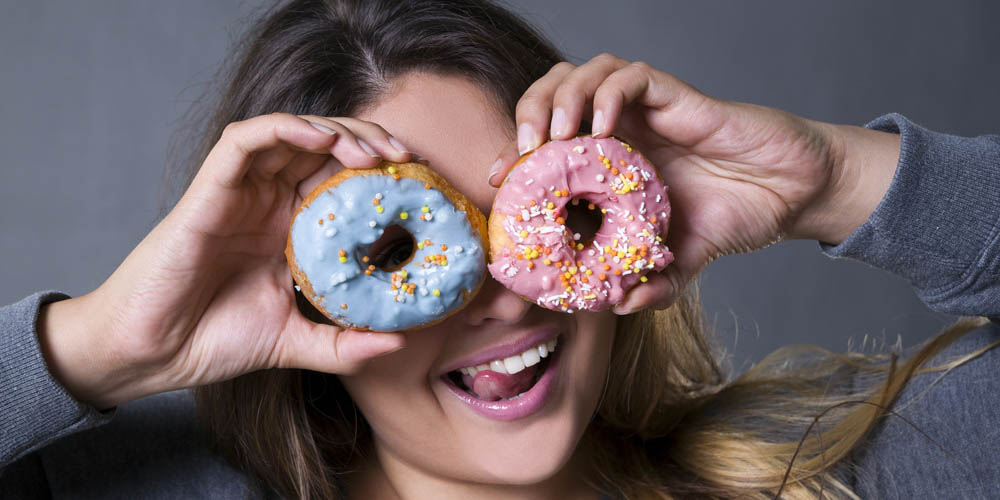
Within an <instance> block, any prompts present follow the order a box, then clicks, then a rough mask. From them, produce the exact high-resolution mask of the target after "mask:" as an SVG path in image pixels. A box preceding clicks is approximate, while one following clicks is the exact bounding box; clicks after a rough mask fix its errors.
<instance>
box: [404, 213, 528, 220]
mask: <svg viewBox="0 0 1000 500" xmlns="http://www.w3.org/2000/svg"><path fill="white" fill-rule="evenodd" d="M420 217H421V218H422V217H423V215H421V216H420ZM514 220H516V221H518V222H524V219H522V218H521V214H517V217H514Z"/></svg>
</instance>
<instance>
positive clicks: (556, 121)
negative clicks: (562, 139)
mask: <svg viewBox="0 0 1000 500" xmlns="http://www.w3.org/2000/svg"><path fill="white" fill-rule="evenodd" d="M565 132H566V112H565V111H563V109H562V108H556V110H555V111H553V112H552V125H551V127H550V128H549V135H551V136H552V138H553V139H554V138H555V137H556V136H561V135H563V133H565Z"/></svg>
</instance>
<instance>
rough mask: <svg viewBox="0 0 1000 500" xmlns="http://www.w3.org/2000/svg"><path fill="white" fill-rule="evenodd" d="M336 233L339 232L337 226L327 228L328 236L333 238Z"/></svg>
mask: <svg viewBox="0 0 1000 500" xmlns="http://www.w3.org/2000/svg"><path fill="white" fill-rule="evenodd" d="M336 234H337V228H335V227H331V228H330V229H327V230H326V237H327V238H332V237H334V236H335V235H336Z"/></svg>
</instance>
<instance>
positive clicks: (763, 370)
mask: <svg viewBox="0 0 1000 500" xmlns="http://www.w3.org/2000/svg"><path fill="white" fill-rule="evenodd" d="M236 51H237V53H238V57H237V58H236V59H234V61H233V62H234V65H233V66H232V67H231V68H229V69H228V70H227V72H225V73H224V74H223V75H222V77H221V80H222V81H224V82H226V86H225V87H224V88H222V89H221V92H220V95H219V102H218V103H217V105H215V106H213V107H212V109H213V110H214V111H213V114H211V115H207V116H204V117H203V118H204V120H203V123H202V126H201V127H196V128H194V129H192V130H197V131H198V133H200V134H201V135H200V142H199V144H200V145H199V147H198V148H197V149H196V150H195V151H194V153H193V154H192V156H191V158H190V159H189V161H188V162H187V163H188V165H189V167H188V168H189V171H188V173H187V175H184V176H180V179H182V180H183V182H184V183H186V182H187V181H189V180H190V178H191V177H192V176H193V174H194V172H195V170H196V168H197V165H199V164H200V163H201V161H202V160H203V159H204V157H205V156H206V155H207V152H208V150H209V149H210V148H211V146H212V145H213V144H214V143H215V142H216V141H217V140H218V138H219V136H220V134H221V131H222V129H223V128H224V126H225V125H226V124H228V123H230V122H233V121H239V120H243V119H246V118H249V117H252V116H256V115H260V114H265V113H271V112H289V113H295V114H318V115H326V116H350V115H353V114H356V113H358V112H359V111H360V110H362V109H364V108H365V107H366V106H370V105H371V104H372V103H373V102H375V101H376V100H377V99H378V98H379V97H380V95H382V93H383V92H385V91H386V90H387V89H388V86H389V84H390V82H391V81H392V80H393V79H394V78H396V77H398V76H400V75H402V74H404V73H406V72H409V71H414V70H424V71H431V72H436V73H441V74H449V75H459V76H462V77H465V78H468V79H469V80H471V81H473V82H475V83H477V84H479V85H480V86H482V87H483V88H484V89H486V90H487V91H488V94H490V95H491V96H493V97H494V98H495V99H496V105H497V106H498V107H499V109H501V110H502V111H503V112H505V113H507V114H508V115H509V116H511V117H513V113H514V107H515V105H516V103H517V100H518V99H519V97H520V96H521V94H522V93H523V92H524V90H525V89H527V88H528V86H529V85H530V84H531V83H532V82H534V81H535V80H536V79H537V78H539V77H541V76H542V75H543V74H544V73H545V72H546V71H547V70H548V69H549V68H550V67H551V66H553V65H554V64H556V63H557V62H558V61H560V60H561V59H562V58H561V56H560V55H559V53H558V52H557V51H556V50H555V49H554V48H553V47H552V46H551V44H550V43H548V42H547V41H546V40H545V39H544V38H543V37H542V36H541V35H540V34H539V33H538V32H536V31H535V30H534V29H532V28H531V27H530V26H529V25H528V24H527V23H525V22H524V21H523V20H521V19H519V18H518V17H516V16H515V15H513V14H512V13H510V12H508V11H507V10H505V9H503V8H500V7H499V6H497V5H495V4H493V3H491V2H490V1H488V0H421V1H417V0H294V1H290V2H286V3H283V4H281V5H278V6H276V7H274V8H272V9H270V10H269V11H268V12H266V13H265V14H264V15H263V16H262V19H261V21H259V22H258V23H256V24H255V25H253V27H252V28H251V29H250V30H249V31H248V33H247V34H246V35H245V37H244V38H243V41H242V42H241V43H240V44H239V45H238V46H237V47H236ZM201 109H207V108H205V107H204V106H203V107H202V108H201ZM195 118H196V119H197V118H198V117H195ZM300 309H301V310H302V311H303V313H304V314H306V315H307V316H309V317H311V318H314V319H315V320H317V321H323V318H322V317H320V316H318V315H317V314H316V312H315V310H313V309H312V308H311V307H310V306H309V305H308V303H306V302H305V301H300ZM973 326H975V324H973V323H963V324H960V325H957V326H956V327H954V328H952V329H950V330H949V331H948V332H946V333H944V334H942V335H941V336H939V337H938V338H937V339H936V340H934V341H933V342H931V343H930V344H928V345H927V346H926V347H924V348H923V350H921V351H920V352H919V353H918V354H917V355H916V356H915V357H914V358H912V359H911V360H909V361H907V362H906V363H903V364H901V365H899V366H897V363H896V362H895V359H894V358H891V357H885V356H862V355H834V354H831V353H826V352H822V351H819V350H800V351H788V350H785V351H779V352H777V353H775V354H773V355H772V356H771V357H769V358H768V359H766V360H765V361H764V362H762V363H760V364H758V365H757V366H756V367H754V368H753V369H752V370H751V371H750V372H748V373H747V374H745V375H744V376H742V377H740V378H738V379H736V380H729V377H728V374H727V372H726V370H724V369H723V368H722V367H721V366H720V364H719V359H720V356H719V352H717V350H716V349H715V348H714V347H713V345H712V343H711V341H710V338H711V337H710V336H709V334H708V332H707V330H706V328H705V327H704V325H703V322H702V316H701V312H700V310H699V308H698V301H697V297H696V294H695V293H694V291H693V290H692V291H690V292H689V293H688V294H687V295H685V296H684V297H683V298H682V299H681V300H680V301H679V302H678V303H677V304H676V305H674V306H673V307H671V308H670V309H668V310H666V311H660V312H652V311H645V312H640V313H638V314H633V315H631V316H627V317H624V318H621V319H620V320H619V322H618V326H617V329H618V334H617V335H616V338H615V344H614V348H613V349H614V351H613V353H612V360H611V366H610V370H609V375H608V381H607V387H606V388H605V392H604V395H603V398H602V400H601V403H600V405H599V408H598V411H597V413H596V415H595V417H594V420H593V422H592V423H591V425H590V427H589V428H588V430H587V432H586V433H585V435H584V438H583V441H582V442H581V444H580V446H586V447H588V448H589V449H590V451H591V452H592V453H590V455H591V456H593V457H594V463H593V473H592V474H591V475H590V477H588V478H587V480H588V481H589V482H590V483H591V484H592V485H593V487H594V488H595V489H598V490H600V491H602V492H604V493H605V494H607V495H610V496H614V497H625V498H676V497H685V496H692V495H698V496H714V497H761V498H768V497H772V496H775V495H776V494H777V493H779V492H781V493H782V495H784V496H785V497H788V498H807V497H808V498H814V497H816V496H817V495H818V494H820V492H824V493H826V494H828V495H830V496H838V497H852V496H853V493H852V492H851V491H850V490H849V489H848V487H847V486H846V484H845V482H844V481H842V480H841V477H840V475H839V474H840V471H839V469H838V468H837V467H836V464H837V463H838V461H839V460H840V459H841V458H843V457H845V456H846V455H847V454H848V453H849V452H850V450H851V449H853V448H854V447H855V446H856V445H857V444H858V443H859V442H861V440H862V439H863V437H864V436H865V435H866V434H867V433H868V431H869V430H870V429H872V428H873V426H874V425H875V424H876V423H877V422H878V420H879V418H880V417H881V416H882V415H883V414H884V413H885V411H886V409H887V408H888V407H889V406H890V405H891V404H892V402H893V401H894V400H895V398H896V397H897V395H898V394H899V393H900V391H901V389H902V387H903V385H904V384H905V383H906V381H907V380H909V379H910V378H911V376H912V375H913V374H914V373H915V372H916V371H917V369H918V368H919V367H920V365H921V364H922V363H923V362H924V361H926V360H927V359H928V358H929V357H931V356H932V355H933V354H934V353H936V352H938V351H939V350H940V349H941V348H943V347H944V346H945V345H947V344H948V343H950V342H951V341H952V340H954V339H955V338H957V336H959V335H961V334H962V333H963V332H965V331H967V330H969V329H970V328H971V327H973ZM865 376H869V377H868V378H865ZM857 380H865V381H867V383H866V384H864V385H863V386H862V387H861V388H859V389H858V388H855V381H857ZM196 397H197V402H198V409H199V413H200V414H201V416H202V418H203V420H204V422H205V423H206V425H207V426H208V428H209V429H210V430H211V432H212V433H213V435H214V437H215V438H216V441H217V444H218V447H219V449H220V451H221V452H223V453H224V454H225V455H226V456H228V457H229V458H230V459H231V460H232V461H233V462H234V463H236V464H238V465H239V466H240V467H242V468H244V469H245V470H247V471H249V472H250V473H251V474H253V475H254V476H256V477H257V478H259V479H260V480H261V481H262V483H263V484H264V485H265V486H266V487H268V488H271V489H273V490H275V491H277V492H279V493H280V494H282V495H284V496H287V497H296V498H341V497H344V496H346V490H345V484H346V480H345V475H348V474H350V473H351V472H352V471H351V469H350V467H351V464H356V463H359V462H360V461H361V459H364V458H365V457H368V456H370V454H371V453H372V439H371V431H370V429H369V427H368V424H367V423H366V422H365V420H364V418H363V417H362V416H361V415H360V413H359V411H358V409H357V407H356V406H355V405H354V403H353V401H352V400H351V398H350V395H349V394H348V393H347V391H346V390H345V389H344V387H343V386H342V385H341V384H340V382H339V380H338V379H337V377H335V376H332V375H326V374H321V373H315V372H309V371H305V370H279V369H274V370H265V371H260V372H256V373H250V374H247V375H243V376H241V377H237V378H235V379H233V380H230V381H226V382H222V383H217V384H213V385H211V386H206V387H201V388H199V389H197V390H196ZM819 416H822V417H823V419H824V422H826V423H827V424H828V425H825V426H824V430H823V431H822V432H819V431H817V432H812V433H808V432H807V431H808V430H809V428H810V425H811V423H812V422H813V421H814V420H815V419H816V418H817V417H819ZM793 462H794V467H793V466H792V464H793Z"/></svg>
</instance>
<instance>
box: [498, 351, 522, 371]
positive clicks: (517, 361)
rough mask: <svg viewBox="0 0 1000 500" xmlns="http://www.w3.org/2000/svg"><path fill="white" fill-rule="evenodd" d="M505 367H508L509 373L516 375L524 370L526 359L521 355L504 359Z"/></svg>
mask: <svg viewBox="0 0 1000 500" xmlns="http://www.w3.org/2000/svg"><path fill="white" fill-rule="evenodd" d="M503 365H504V366H506V367H507V373H510V374H512V375H513V374H515V373H517V372H519V371H521V370H523V369H524V359H523V358H521V356H520V355H517V356H511V357H509V358H504V360H503Z"/></svg>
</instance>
